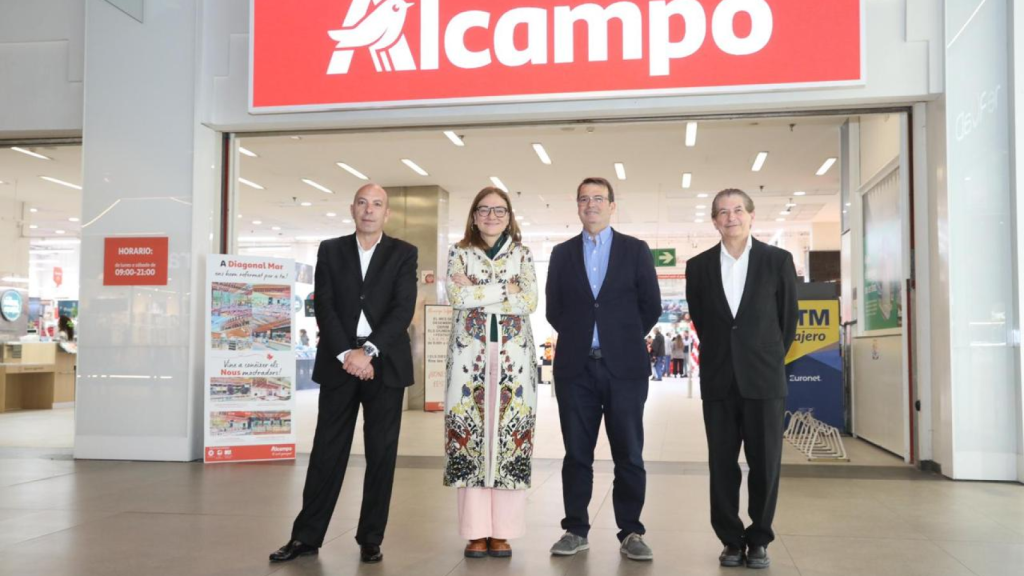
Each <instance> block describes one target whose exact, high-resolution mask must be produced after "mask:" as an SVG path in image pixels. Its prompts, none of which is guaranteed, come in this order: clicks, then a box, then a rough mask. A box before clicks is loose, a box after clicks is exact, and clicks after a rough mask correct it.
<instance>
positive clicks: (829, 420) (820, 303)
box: [786, 300, 846, 430]
mask: <svg viewBox="0 0 1024 576" xmlns="http://www.w3.org/2000/svg"><path fill="white" fill-rule="evenodd" d="M839 346H840V343H839V301H838V300H800V320H799V323H798V324H797V330H796V340H794V341H793V345H792V346H791V347H790V348H789V353H788V354H787V355H786V378H787V379H788V380H789V396H788V397H787V398H786V410H788V411H790V412H795V411H797V410H810V411H811V412H812V414H813V415H814V417H815V418H817V419H818V420H820V421H822V422H824V423H826V424H829V425H831V426H835V427H836V428H838V429H840V430H844V429H845V428H846V425H845V422H844V420H845V418H844V414H845V413H844V410H843V359H842V357H841V356H840V350H839Z"/></svg>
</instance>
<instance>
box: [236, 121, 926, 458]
mask: <svg viewBox="0 0 1024 576" xmlns="http://www.w3.org/2000/svg"><path fill="white" fill-rule="evenodd" d="M905 127H906V112H905V110H896V111H880V112H875V111H872V112H868V113H860V112H856V113H854V112H849V113H843V114H832V115H798V116H787V117H753V116H752V117H740V118H736V117H733V118H697V119H692V118H680V119H657V121H632V122H609V123H579V122H577V123H571V124H544V125H528V126H500V127H472V128H470V127H464V128H452V129H450V130H448V129H429V130H427V129H423V130H403V131H379V132H341V133H303V134H274V135H259V136H244V135H237V136H236V137H235V138H234V143H235V147H236V148H235V150H234V154H235V156H234V157H235V160H236V162H235V164H234V172H233V174H232V180H233V184H234V195H233V198H232V202H231V205H232V206H233V208H231V210H232V212H231V213H230V214H229V215H230V218H229V219H230V221H231V224H232V226H233V230H232V231H231V232H230V236H229V241H230V242H229V243H230V246H231V251H232V253H235V254H239V255H258V256H271V257H280V258H291V259H294V260H295V261H296V262H297V263H299V268H300V269H302V270H306V271H307V272H306V274H305V279H306V280H308V282H307V281H304V280H303V279H300V281H299V283H298V284H297V287H296V291H297V293H296V294H295V296H294V299H295V303H296V310H297V311H298V313H297V320H296V325H295V326H294V327H293V331H292V332H293V345H294V347H295V350H296V352H297V355H298V360H297V367H296V383H295V387H296V399H297V409H296V415H295V418H294V423H295V427H296V432H297V436H298V451H299V452H308V451H309V450H310V448H311V445H312V437H313V431H314V428H315V420H316V401H317V394H318V392H317V385H316V384H315V383H313V382H312V381H311V380H310V378H309V374H310V368H311V366H312V362H313V359H314V358H315V354H316V338H317V330H318V328H317V325H316V321H315V318H313V317H312V309H311V307H309V306H307V305H306V304H307V301H308V300H310V297H309V296H310V295H311V294H312V293H313V291H314V286H313V284H312V270H313V267H314V266H315V264H316V254H317V248H318V245H319V242H320V241H322V240H324V239H327V238H331V237H336V236H340V235H345V234H351V233H353V232H354V225H353V223H352V221H351V217H350V215H349V204H350V203H351V201H352V196H353V194H354V192H355V190H356V189H357V188H358V187H359V186H361V185H363V184H365V183H367V182H370V181H372V182H376V183H378V184H381V185H382V186H384V187H385V188H387V189H388V190H389V191H391V193H392V198H393V202H395V205H394V206H393V211H394V213H395V214H396V215H395V216H394V218H395V220H396V222H394V223H392V224H389V226H390V227H389V228H386V232H387V233H389V234H392V235H395V236H399V237H403V238H406V239H408V240H410V241H412V242H414V243H415V244H417V246H419V247H420V262H419V268H420V270H419V277H418V281H419V300H418V302H417V310H418V311H417V315H416V319H414V322H413V327H412V328H411V334H412V336H413V342H414V356H415V357H416V358H418V359H420V360H418V361H420V362H422V357H423V347H424V345H425V344H424V330H425V328H424V314H423V310H424V306H425V305H428V304H434V303H441V304H444V303H445V291H444V284H445V282H446V280H447V279H446V278H444V272H443V271H444V270H445V264H446V263H445V256H446V255H447V252H448V247H449V246H450V245H451V244H453V243H455V242H457V241H458V240H459V239H461V238H462V235H463V230H464V228H465V226H466V220H467V214H468V209H469V207H470V203H471V201H472V198H473V197H474V195H475V194H476V193H477V192H478V191H479V190H480V189H481V188H483V187H485V186H497V187H500V188H503V189H506V190H508V191H509V193H510V196H511V198H512V202H513V208H514V209H515V216H516V219H517V221H518V222H519V223H520V225H521V227H522V230H523V243H524V244H526V245H527V246H528V247H529V248H530V249H531V251H532V252H533V254H534V256H535V260H536V268H537V274H538V279H539V282H540V286H539V294H540V302H539V306H538V309H537V311H536V312H535V313H534V314H532V315H531V316H530V322H531V325H532V329H533V333H534V338H535V340H536V343H537V345H538V349H537V351H536V353H537V357H538V363H539V364H541V365H544V364H546V363H548V358H546V354H547V353H548V348H545V344H548V343H550V342H551V341H553V340H554V339H555V338H557V334H555V333H554V331H553V330H552V329H551V327H550V326H549V325H548V323H547V321H546V319H545V317H544V306H545V301H544V296H543V295H544V286H545V281H546V277H547V267H548V259H549V256H550V253H551V250H552V248H553V247H554V246H555V245H557V244H558V243H560V242H563V241H565V240H568V239H569V238H571V237H573V236H575V235H577V234H579V232H580V223H579V220H578V217H577V214H576V204H575V199H574V194H575V189H576V185H577V184H578V183H579V181H580V180H581V179H582V178H584V177H587V176H603V177H606V178H608V179H609V180H610V181H611V182H612V183H613V184H614V185H615V187H616V204H617V212H616V214H615V216H614V218H613V221H612V226H613V227H614V228H615V229H616V230H618V231H620V232H623V233H626V234H630V235H633V236H637V237H639V238H641V239H643V240H644V241H646V242H647V243H648V245H649V246H650V247H651V249H652V250H654V251H655V254H654V255H655V258H656V261H657V266H658V268H657V272H658V277H659V284H660V286H661V292H662V299H663V314H662V317H661V319H660V322H659V331H660V332H661V333H662V334H663V335H668V336H669V338H668V341H669V342H670V343H678V346H679V350H677V351H673V352H669V353H667V354H666V355H665V356H667V358H665V359H664V360H663V359H652V379H653V378H655V376H660V378H657V379H655V380H654V381H652V383H651V392H650V397H649V400H648V403H647V410H646V412H645V432H646V443H645V450H644V457H645V459H646V460H648V461H674V462H703V461H706V459H707V452H706V451H707V448H706V441H705V438H704V430H703V421H702V412H701V400H700V380H699V378H700V376H699V344H698V343H697V341H696V339H694V338H693V337H694V336H695V334H693V331H692V326H690V325H689V323H688V318H687V315H686V312H687V303H686V300H685V283H686V275H685V274H686V270H685V262H686V260H687V259H688V258H690V257H692V256H694V255H696V254H698V253H700V252H702V251H704V250H707V249H708V248H710V247H712V246H714V245H715V244H716V243H717V242H718V241H719V236H718V233H717V232H716V231H715V229H714V227H713V225H712V223H711V218H710V214H711V200H712V198H713V196H714V194H715V193H716V192H717V191H718V190H721V189H724V188H740V189H743V190H745V191H746V192H748V193H749V194H750V195H751V196H752V197H753V199H754V202H755V222H754V226H753V233H754V235H755V237H756V238H758V239H760V240H762V241H765V242H768V243H771V244H774V245H777V246H780V247H782V248H785V249H787V250H789V251H790V252H791V253H792V254H793V256H794V264H795V267H796V269H797V273H798V275H799V276H800V277H801V280H802V281H803V282H804V287H806V299H807V300H808V301H817V302H819V303H820V301H830V302H832V303H833V304H828V305H827V306H826V308H828V307H829V306H834V309H835V312H834V314H833V315H832V316H830V317H829V316H828V313H827V312H825V313H823V312H822V311H821V309H818V308H815V309H814V310H813V312H811V311H808V314H807V318H809V319H812V318H813V319H816V320H817V321H821V320H822V318H825V317H828V322H829V326H830V329H831V328H834V334H835V336H834V337H832V336H830V337H829V338H830V339H829V341H828V342H827V343H825V344H823V345H821V346H817V347H815V346H807V347H804V349H803V352H802V355H803V356H802V357H806V359H805V360H804V362H803V364H802V366H803V368H801V370H804V371H807V370H810V371H814V370H817V371H819V372H821V371H824V370H825V368H823V367H822V366H819V364H821V365H823V366H825V367H827V368H828V369H831V370H833V371H832V372H829V376H828V378H827V382H824V383H821V381H820V380H819V381H816V380H815V379H814V377H811V376H806V375H804V374H803V372H800V373H799V374H797V375H796V378H797V379H796V380H793V377H791V382H798V383H800V384H805V383H813V382H819V383H821V385H820V386H817V387H815V386H806V385H803V386H802V385H795V386H792V387H791V388H793V389H795V390H796V393H797V397H798V398H799V402H801V403H802V404H800V405H796V406H793V407H792V409H793V410H797V409H801V408H802V409H805V410H810V411H813V412H815V414H817V415H818V416H821V417H822V418H825V417H826V415H827V418H828V422H829V423H830V424H833V425H834V426H835V427H836V428H837V429H838V430H839V431H841V432H842V433H844V434H846V436H844V438H845V445H846V452H847V454H846V456H847V459H848V460H849V461H850V462H853V463H856V464H867V465H870V464H877V465H892V464H894V463H897V464H898V463H899V462H901V460H902V459H903V458H902V456H903V452H904V451H905V448H906V447H905V446H903V445H901V446H890V445H888V444H886V442H885V441H880V440H876V438H881V436H877V435H876V431H875V430H874V429H873V428H872V426H874V425H876V424H877V422H874V421H872V419H871V418H868V419H860V420H858V419H857V418H856V414H855V408H856V407H858V406H860V407H862V410H864V411H865V412H866V411H868V410H869V409H870V406H872V405H873V404H872V403H873V402H877V403H882V402H887V401H888V399H889V398H891V397H895V396H900V398H899V400H898V401H899V404H897V405H898V406H903V407H905V406H908V405H909V404H907V402H909V399H908V398H904V397H903V396H905V391H906V386H905V384H904V383H905V382H907V381H908V380H907V379H903V378H901V377H900V374H903V368H904V365H905V364H906V363H907V361H908V359H907V357H906V354H905V352H904V351H905V350H907V348H906V347H903V348H902V350H900V349H899V346H898V345H897V346H895V347H893V350H894V353H895V354H896V356H891V355H890V356H888V357H887V360H888V361H890V362H893V363H894V364H892V365H893V366H896V367H897V368H898V370H897V371H896V372H895V377H894V378H891V379H889V380H887V381H886V384H885V385H884V386H876V387H875V388H872V387H870V386H866V385H863V384H861V382H860V380H858V379H857V378H853V379H852V380H850V381H848V382H845V383H844V380H843V375H844V374H847V375H848V374H850V372H851V371H850V370H846V371H844V370H843V368H842V366H843V363H844V358H846V359H852V360H853V361H854V363H856V361H858V360H859V359H860V356H859V355H862V354H864V353H865V352H864V351H863V350H860V348H861V347H862V346H860V345H859V344H856V341H854V343H855V345H853V346H851V347H850V348H847V349H845V350H844V349H843V348H842V346H841V344H840V336H839V327H840V324H843V323H845V325H846V326H847V329H848V330H852V331H853V332H851V334H853V335H855V336H856V337H857V339H858V340H859V339H861V338H866V337H868V336H871V337H873V338H874V340H865V342H870V341H877V340H879V339H880V338H891V337H893V336H895V337H896V338H897V339H899V338H902V336H901V334H902V333H903V332H902V330H903V329H904V328H905V326H904V325H903V324H902V322H904V318H905V316H904V313H905V310H906V295H905V294H904V293H903V291H901V290H899V289H898V288H897V289H896V290H895V292H894V291H893V290H894V289H893V286H894V285H893V284H886V283H885V282H887V281H888V280H885V281H883V278H884V279H892V280H894V281H895V280H899V279H901V278H902V276H901V274H902V273H903V268H902V267H901V266H902V265H901V262H902V263H906V262H907V260H906V258H905V257H904V256H903V255H904V249H903V242H902V236H899V237H898V238H897V241H896V243H895V244H891V243H889V241H890V240H891V238H889V237H888V236H886V237H885V238H880V237H878V236H877V234H878V231H879V230H884V231H885V233H886V234H891V232H892V230H893V225H895V229H896V230H897V231H898V230H900V229H901V226H902V225H903V224H902V223H903V222H906V221H908V218H909V215H908V213H907V212H906V208H907V206H906V202H905V196H906V193H907V187H908V186H909V181H908V179H906V178H905V179H904V180H903V181H902V182H896V183H895V184H893V180H892V178H889V179H888V180H886V178H888V177H889V176H890V175H891V174H890V173H891V172H892V167H893V166H895V167H896V171H897V179H898V177H899V174H901V172H899V171H900V166H902V165H903V164H902V163H905V161H906V157H907V154H908V150H907V149H906V147H905V146H904V142H905ZM851 150H856V153H853V154H851ZM886 170H888V172H887V171H886ZM879 182H884V183H885V184H884V186H889V187H890V188H885V191H883V192H879V190H880V189H879V188H878V185H879ZM884 186H883V187H884ZM893 186H894V187H893ZM423 189H430V190H431V192H430V193H431V194H433V195H434V196H433V197H434V198H436V199H437V202H436V203H426V204H424V203H423V202H422V201H421V200H422V199H421V196H416V195H415V194H413V193H412V192H410V191H413V190H423ZM893 191H895V195H893ZM900 191H902V193H901V192H900ZM894 202H895V203H894ZM893 210H895V212H894V211H893ZM865 218H867V220H865ZM893 218H895V220H893ZM880 222H885V224H882V225H880V224H879V223H880ZM879 226H881V227H880V228H879ZM865 234H867V236H865ZM880 246H884V247H886V248H891V249H892V250H893V251H892V252H891V253H888V252H887V253H885V254H883V253H882V252H880V248H879V247H880ZM893 266H896V268H895V269H894V268H893ZM878 274H882V276H878ZM300 276H301V275H300ZM865 282H869V283H870V286H865V284H864V283H865ZM861 286H864V287H863V288H858V287H861ZM886 286H888V287H886ZM865 298H871V299H872V300H871V302H870V303H868V302H866V301H865ZM858 299H859V300H858ZM865 306H868V309H870V310H872V311H876V312H877V311H879V310H884V311H885V314H883V315H885V316H886V319H887V321H890V322H895V323H894V324H893V325H892V326H887V328H886V330H888V332H877V331H874V332H872V331H870V330H863V326H864V322H859V323H858V322H857V319H858V318H859V317H862V316H863V314H864V310H865ZM840 311H841V312H840ZM872 313H874V312H872ZM809 321H810V320H809ZM858 326H860V328H858ZM873 329H874V328H873ZM676 336H679V338H678V339H677V338H676ZM684 342H689V343H684ZM670 346H671V344H670ZM670 349H671V348H670ZM866 353H867V354H868V355H869V357H870V354H871V352H870V350H868V351H867V352H866ZM792 355H793V354H791V356H792ZM851 357H852V358H851ZM673 360H675V361H673ZM793 360H794V361H795V362H800V359H799V358H793ZM662 362H664V363H662ZM422 366H423V365H422V363H420V364H418V368H417V370H418V381H417V386H414V387H413V388H412V389H410V393H409V398H408V403H407V407H408V412H407V413H406V414H405V417H404V421H403V427H402V430H403V432H402V440H401V445H400V454H403V455H417V456H440V455H441V454H442V452H441V450H442V445H441V442H440V440H439V439H440V438H441V437H442V432H441V431H442V429H443V413H438V412H428V411H424V406H425V405H426V404H429V403H430V398H428V397H427V396H429V389H428V390H424V386H423V368H422ZM858 366H859V365H858ZM860 369H861V370H862V371H863V370H867V369H866V368H863V367H861V368H860ZM890 369H891V367H890ZM655 371H657V374H656V373H655ZM816 373H817V372H815V374H816ZM854 374H855V375H856V373H854ZM549 380H550V370H549V368H544V367H543V366H542V368H541V371H540V381H541V384H540V390H539V393H538V396H539V399H540V400H539V407H538V414H539V416H538V423H537V438H538V440H537V448H536V449H535V453H534V454H535V456H536V457H540V458H561V456H562V454H563V452H562V442H561V437H560V428H559V425H558V415H557V406H556V404H555V399H554V397H553V394H552V392H551V384H550V383H549ZM899 421H900V422H903V420H899ZM908 425H909V423H908ZM858 429H859V430H858ZM860 430H864V431H866V432H867V434H865V438H867V439H868V440H869V441H870V442H863V441H860V440H858V439H857V438H855V437H853V436H849V434H850V433H853V434H857V433H858V432H859V431H860ZM357 434H358V433H357ZM878 446H881V447H882V448H883V449H879V448H878ZM353 450H355V451H356V452H359V451H361V450H362V443H361V440H360V439H358V438H357V439H356V442H355V445H354V447H353ZM893 453H895V454H896V455H897V456H898V457H897V456H894V455H893ZM597 457H598V458H599V459H610V458H611V455H610V449H609V447H608V445H607V442H606V440H605V439H604V436H603V435H602V440H601V442H600V443H599V445H598V452H597ZM786 461H787V462H792V463H800V462H807V461H808V458H807V457H806V455H801V454H800V453H799V452H798V451H796V450H793V451H792V452H787V455H786Z"/></svg>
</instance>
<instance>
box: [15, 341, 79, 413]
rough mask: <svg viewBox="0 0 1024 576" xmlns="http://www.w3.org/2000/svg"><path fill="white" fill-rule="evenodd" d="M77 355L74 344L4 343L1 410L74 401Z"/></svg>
mask: <svg viewBox="0 0 1024 576" xmlns="http://www.w3.org/2000/svg"><path fill="white" fill-rule="evenodd" d="M77 358H78V355H77V349H76V348H75V345H74V344H72V343H60V344H58V343H56V342H5V343H3V344H0V412H10V411H12V410H29V409H35V410H39V409H44V410H50V409H52V408H55V407H62V406H70V405H71V404H73V403H74V401H75V365H76V364H77Z"/></svg>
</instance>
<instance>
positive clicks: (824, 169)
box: [816, 158, 836, 176]
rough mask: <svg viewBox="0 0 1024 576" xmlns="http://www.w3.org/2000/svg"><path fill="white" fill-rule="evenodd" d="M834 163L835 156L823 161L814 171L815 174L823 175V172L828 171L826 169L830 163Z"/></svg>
mask: <svg viewBox="0 0 1024 576" xmlns="http://www.w3.org/2000/svg"><path fill="white" fill-rule="evenodd" d="M835 163H836V159H835V158H829V159H828V160H825V162H824V163H823V164H822V165H821V168H818V171H817V172H816V174H817V175H818V176H824V175H825V173H826V172H828V169H829V168H831V167H832V165H833V164H835Z"/></svg>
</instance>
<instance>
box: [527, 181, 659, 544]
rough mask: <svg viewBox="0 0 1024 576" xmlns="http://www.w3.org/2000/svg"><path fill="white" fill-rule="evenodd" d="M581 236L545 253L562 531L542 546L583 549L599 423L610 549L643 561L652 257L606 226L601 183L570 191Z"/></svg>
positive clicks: (607, 208)
mask: <svg viewBox="0 0 1024 576" xmlns="http://www.w3.org/2000/svg"><path fill="white" fill-rule="evenodd" d="M576 204H577V206H578V210H579V217H580V221H581V222H582V223H583V233H582V234H581V235H579V236H576V237H575V238H572V239H570V240H568V241H566V242H563V243H562V244H559V245H558V246H555V248H554V250H553V251H552V252H551V261H550V264H549V266H548V281H547V318H548V322H549V323H550V324H551V326H552V327H553V328H554V329H555V330H556V331H557V332H558V347H557V349H556V354H555V365H554V376H555V394H556V396H557V398H558V417H559V420H560V421H561V424H562V439H563V442H564V443H565V459H564V461H563V462H562V499H563V502H564V504H565V518H564V519H563V520H562V528H564V529H565V531H566V532H565V534H564V535H563V536H562V538H561V539H560V540H559V541H558V542H556V543H555V545H554V546H553V547H552V548H551V553H552V554H554V555H558V556H570V555H573V554H576V553H577V552H579V551H580V550H586V549H587V548H589V546H590V544H589V542H588V541H587V535H588V533H589V531H590V518H589V516H588V514H587V506H588V505H589V504H590V497H591V494H592V492H593V484H594V467H593V464H594V447H595V446H596V444H597V435H598V431H599V430H600V428H601V418H602V417H603V418H604V422H605V428H606V430H607V432H608V441H609V444H611V449H612V458H613V459H614V460H615V487H614V489H613V490H612V504H613V506H614V508H615V521H616V523H617V524H618V526H619V534H618V538H619V542H620V548H619V549H620V551H621V552H622V554H623V555H625V556H626V557H628V558H630V559H631V560H651V559H652V558H653V557H654V553H653V552H652V551H651V549H650V547H649V546H648V545H647V543H645V542H644V540H643V534H644V532H645V529H644V525H643V524H642V523H641V522H640V512H641V510H643V506H644V497H645V493H646V488H647V473H646V471H645V470H644V459H643V449H644V423H643V418H644V403H645V402H646V401H647V389H648V385H649V384H648V378H649V377H650V374H651V365H650V362H649V360H648V354H647V346H646V344H645V342H644V337H645V336H646V335H647V333H648V332H650V330H651V328H652V327H653V326H654V324H655V322H657V321H658V317H659V316H660V315H661V292H660V290H659V289H658V276H657V274H656V273H655V271H654V258H653V257H652V256H651V251H650V248H648V247H647V244H646V243H644V242H643V241H641V240H639V239H637V238H633V237H632V236H627V235H625V234H621V233H619V232H616V231H614V230H612V229H611V226H610V224H611V217H612V215H613V214H614V213H615V192H614V190H613V189H612V185H611V184H610V183H609V182H608V181H607V180H605V179H604V178H587V179H586V180H584V181H583V182H582V183H581V184H580V185H579V187H578V188H577V189H576Z"/></svg>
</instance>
